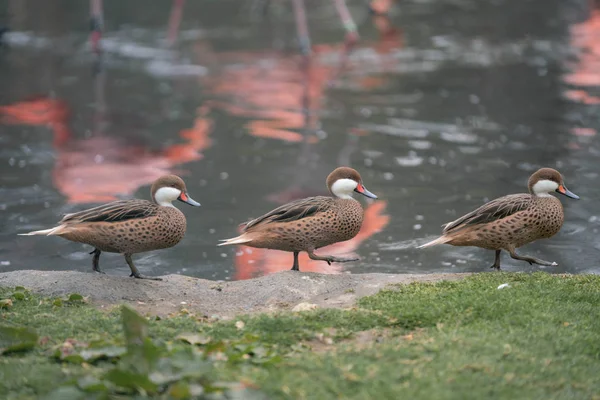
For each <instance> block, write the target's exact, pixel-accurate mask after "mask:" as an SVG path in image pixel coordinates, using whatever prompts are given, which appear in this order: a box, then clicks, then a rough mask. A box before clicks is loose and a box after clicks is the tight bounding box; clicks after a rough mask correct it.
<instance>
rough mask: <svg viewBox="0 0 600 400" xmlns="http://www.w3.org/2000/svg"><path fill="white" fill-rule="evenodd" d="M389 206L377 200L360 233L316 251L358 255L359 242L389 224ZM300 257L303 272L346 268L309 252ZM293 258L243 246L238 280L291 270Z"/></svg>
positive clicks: (238, 258) (237, 263) (336, 271)
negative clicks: (386, 211) (309, 254)
mask: <svg viewBox="0 0 600 400" xmlns="http://www.w3.org/2000/svg"><path fill="white" fill-rule="evenodd" d="M386 206H387V203H386V202H385V201H375V202H373V203H371V204H369V205H368V206H367V207H366V210H365V218H364V221H363V224H362V228H361V229H360V232H359V233H358V235H356V236H355V237H354V238H352V239H350V240H347V241H345V242H340V243H335V244H332V245H331V246H327V247H323V248H322V249H319V250H318V251H317V254H327V255H334V256H339V257H352V256H356V253H354V251H355V250H356V249H357V248H358V247H359V246H360V244H361V243H362V242H364V241H365V240H366V239H368V238H369V237H371V236H373V235H374V234H375V233H378V232H380V231H381V230H383V228H385V227H386V226H387V224H388V223H389V220H390V217H389V215H387V214H384V211H385V208H386ZM298 260H299V263H300V271H305V272H320V273H324V274H339V273H341V272H342V270H343V265H342V264H339V263H333V264H331V265H327V263H326V262H324V261H315V260H311V259H310V258H308V255H307V254H306V253H300V256H299V257H298ZM293 261H294V258H293V255H292V253H289V252H284V251H277V250H266V249H255V248H251V247H246V246H240V247H239V248H238V254H237V256H236V258H235V268H236V274H235V279H250V278H253V277H256V276H261V275H267V274H271V273H273V272H278V271H285V270H289V269H290V268H291V267H292V263H293Z"/></svg>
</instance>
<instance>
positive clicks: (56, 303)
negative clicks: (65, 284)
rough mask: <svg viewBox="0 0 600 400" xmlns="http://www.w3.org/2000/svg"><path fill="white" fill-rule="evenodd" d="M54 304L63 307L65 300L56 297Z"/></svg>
mask: <svg viewBox="0 0 600 400" xmlns="http://www.w3.org/2000/svg"><path fill="white" fill-rule="evenodd" d="M52 305H53V306H54V307H62V306H63V301H62V300H61V299H54V301H53V302H52Z"/></svg>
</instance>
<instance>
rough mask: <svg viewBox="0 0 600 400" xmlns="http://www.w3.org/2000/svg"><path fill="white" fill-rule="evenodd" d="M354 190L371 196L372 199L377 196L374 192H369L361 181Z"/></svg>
mask: <svg viewBox="0 0 600 400" xmlns="http://www.w3.org/2000/svg"><path fill="white" fill-rule="evenodd" d="M354 191H355V192H357V193H360V194H362V195H363V196H366V197H370V198H371V199H376V198H377V196H375V195H374V194H373V193H371V192H369V191H368V190H367V188H366V187H365V186H364V185H363V184H362V183H359V184H358V186H357V187H356V189H354Z"/></svg>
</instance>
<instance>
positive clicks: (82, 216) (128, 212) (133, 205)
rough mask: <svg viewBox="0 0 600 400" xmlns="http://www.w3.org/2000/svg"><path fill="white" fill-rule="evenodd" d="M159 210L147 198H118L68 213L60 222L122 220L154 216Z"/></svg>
mask: <svg viewBox="0 0 600 400" xmlns="http://www.w3.org/2000/svg"><path fill="white" fill-rule="evenodd" d="M157 212H158V206H157V205H156V204H154V203H152V202H150V201H147V200H137V199H134V200H118V201H113V202H111V203H107V204H103V205H101V206H98V207H94V208H90V209H87V210H83V211H79V212H76V213H73V214H67V215H65V216H64V217H63V219H62V220H61V221H60V223H61V224H75V223H82V222H120V221H126V220H129V219H134V218H148V217H152V216H154V215H156V213H157Z"/></svg>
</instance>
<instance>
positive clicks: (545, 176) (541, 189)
mask: <svg viewBox="0 0 600 400" xmlns="http://www.w3.org/2000/svg"><path fill="white" fill-rule="evenodd" d="M527 186H528V187H529V193H531V194H533V195H535V196H548V193H550V192H557V193H560V194H563V195H565V196H567V197H570V198H572V199H578V198H579V196H577V195H576V194H575V193H573V192H571V191H570V190H569V189H567V187H566V186H565V183H564V181H563V177H562V175H561V174H560V172H558V171H557V170H555V169H552V168H542V169H539V170H537V171H536V172H535V173H534V174H533V175H531V177H530V178H529V182H528V183H527Z"/></svg>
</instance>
